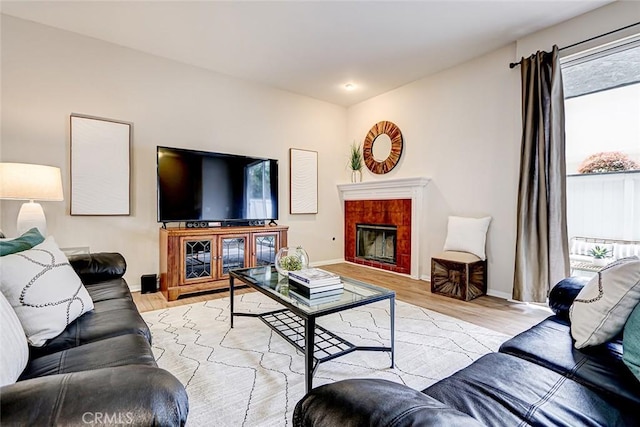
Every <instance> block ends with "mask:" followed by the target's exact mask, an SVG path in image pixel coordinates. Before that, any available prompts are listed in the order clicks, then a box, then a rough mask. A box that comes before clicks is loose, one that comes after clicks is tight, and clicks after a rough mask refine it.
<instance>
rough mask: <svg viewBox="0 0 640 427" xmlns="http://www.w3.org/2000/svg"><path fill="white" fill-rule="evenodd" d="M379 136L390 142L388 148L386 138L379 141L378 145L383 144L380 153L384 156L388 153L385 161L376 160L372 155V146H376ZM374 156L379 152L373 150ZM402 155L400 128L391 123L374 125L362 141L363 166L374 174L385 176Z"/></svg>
mask: <svg viewBox="0 0 640 427" xmlns="http://www.w3.org/2000/svg"><path fill="white" fill-rule="evenodd" d="M380 135H386V136H387V137H388V138H389V139H390V140H391V146H390V148H389V146H388V140H387V139H386V138H382V139H380V141H379V143H380V144H383V145H384V144H385V143H386V145H385V147H384V149H383V150H382V151H384V152H385V154H386V153H387V152H388V155H387V157H386V158H385V159H376V156H375V155H374V149H373V147H374V145H375V144H376V140H377V139H378V137H379V136H380ZM375 151H376V154H378V155H379V153H380V152H381V150H375ZM401 155H402V132H400V128H398V126H396V125H395V124H394V123H392V122H388V121H382V122H378V123H376V124H375V125H374V126H373V127H372V128H371V129H370V130H369V133H367V136H366V138H365V139H364V144H363V146H362V157H363V158H364V164H365V165H367V168H368V169H369V170H370V171H371V172H373V173H376V174H379V175H382V174H385V173H387V172H389V171H391V169H393V168H394V167H395V166H396V165H397V164H398V161H399V160H400V156H401Z"/></svg>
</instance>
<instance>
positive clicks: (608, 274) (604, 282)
mask: <svg viewBox="0 0 640 427" xmlns="http://www.w3.org/2000/svg"><path fill="white" fill-rule="evenodd" d="M638 301H640V259H638V257H630V258H623V259H620V260H618V261H615V262H613V263H611V264H609V265H608V266H606V267H604V268H603V269H602V270H600V271H599V272H598V274H597V275H596V276H594V277H593V279H591V280H590V281H589V283H587V284H586V285H585V287H584V288H582V290H581V291H580V293H579V294H578V296H577V297H576V299H575V300H574V301H573V304H572V305H571V308H570V309H569V318H570V319H571V336H572V337H573V339H575V340H576V342H575V347H576V348H583V347H588V346H593V345H598V344H603V343H605V342H607V341H609V340H611V339H612V338H614V337H615V336H616V335H617V334H618V333H620V331H622V328H624V324H625V323H626V321H627V318H628V317H629V315H630V314H631V312H632V311H633V309H634V307H635V306H636V304H637V303H638Z"/></svg>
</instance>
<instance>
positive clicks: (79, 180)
mask: <svg viewBox="0 0 640 427" xmlns="http://www.w3.org/2000/svg"><path fill="white" fill-rule="evenodd" d="M132 126H133V125H132V124H131V123H127V122H121V121H117V120H110V119H103V118H99V117H91V116H85V115H80V114H72V115H71V128H70V129H71V131H70V139H71V215H129V214H130V212H131V209H130V185H131V164H130V150H131V134H132Z"/></svg>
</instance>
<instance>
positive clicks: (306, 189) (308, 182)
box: [289, 148, 318, 214]
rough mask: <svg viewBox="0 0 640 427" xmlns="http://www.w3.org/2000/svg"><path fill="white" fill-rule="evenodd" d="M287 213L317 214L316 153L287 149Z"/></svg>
mask: <svg viewBox="0 0 640 427" xmlns="http://www.w3.org/2000/svg"><path fill="white" fill-rule="evenodd" d="M289 197H290V200H289V202H290V203H289V212H290V213H291V214H316V213H318V152H317V151H309V150H299V149H297V148H291V149H289Z"/></svg>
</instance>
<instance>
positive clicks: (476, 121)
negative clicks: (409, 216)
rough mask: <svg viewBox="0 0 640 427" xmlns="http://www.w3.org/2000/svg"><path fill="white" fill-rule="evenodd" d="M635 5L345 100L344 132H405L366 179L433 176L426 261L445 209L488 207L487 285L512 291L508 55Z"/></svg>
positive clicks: (629, 15)
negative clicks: (388, 161) (392, 162)
mask: <svg viewBox="0 0 640 427" xmlns="http://www.w3.org/2000/svg"><path fill="white" fill-rule="evenodd" d="M639 6H640V3H638V2H616V3H613V4H610V5H607V6H605V7H603V8H600V9H597V10H595V11H593V12H590V13H588V14H585V15H582V16H580V17H577V18H575V19H572V20H570V21H567V22H566V23H563V24H559V25H557V26H554V27H551V28H549V29H547V30H544V31H540V32H538V33H536V34H533V35H531V36H529V37H526V38H524V39H522V40H518V42H517V43H513V44H511V45H510V46H506V47H504V48H502V49H498V50H496V51H494V52H492V53H489V54H487V55H484V56H482V57H479V58H476V59H475V60H472V61H469V62H467V63H464V64H461V65H458V66H456V67H453V68H451V69H448V70H445V71H443V72H441V73H439V74H436V75H433V76H430V77H425V78H424V79H421V80H419V81H416V82H414V83H411V84H409V85H406V86H403V87H401V88H399V89H397V90H394V91H391V92H388V93H386V94H383V95H381V96H378V97H375V98H372V99H370V100H367V101H365V102H362V103H360V104H358V105H356V106H353V107H351V108H349V109H348V121H347V123H348V131H347V132H348V137H347V140H348V141H352V140H356V141H362V140H363V139H364V137H365V134H366V132H367V131H368V129H369V128H370V127H371V126H373V124H375V123H376V122H378V121H380V120H390V121H392V122H394V123H396V124H397V125H398V126H399V127H400V129H401V130H402V132H403V135H404V137H405V152H404V154H403V156H402V159H401V161H400V164H399V165H398V166H397V167H396V168H395V169H394V170H393V171H392V172H391V173H390V174H388V175H385V176H383V177H379V176H375V175H373V174H371V173H369V172H368V171H366V172H365V174H364V178H363V179H364V180H374V179H385V178H387V177H392V176H393V177H409V176H426V177H430V178H432V179H433V181H432V182H431V183H430V184H429V186H428V191H427V193H428V195H427V198H428V200H427V204H428V212H427V215H426V217H427V218H425V220H426V221H427V223H426V224H425V229H426V230H427V232H426V233H425V235H424V236H423V238H422V241H421V251H420V253H421V254H423V255H422V256H424V257H425V260H428V259H429V258H430V257H431V256H432V255H435V254H437V253H438V252H440V251H441V250H442V247H443V245H444V241H445V238H446V224H447V216H449V215H462V216H471V217H480V216H484V215H490V216H491V217H492V218H493V221H492V223H491V225H490V227H489V233H488V238H487V239H488V241H487V256H488V260H489V265H488V270H489V271H488V281H489V283H488V288H489V289H488V292H489V294H492V295H496V296H501V297H505V298H509V297H510V296H511V292H512V286H513V270H514V258H515V233H516V223H515V216H516V208H517V188H518V174H519V161H520V160H519V159H520V131H521V116H520V73H519V69H518V68H516V69H513V70H511V69H509V67H508V64H509V63H510V62H513V61H515V60H517V59H519V58H521V57H522V56H529V55H531V54H532V53H534V52H535V51H537V50H550V48H551V46H552V45H553V44H558V45H559V46H561V47H562V46H567V45H569V44H573V43H576V42H579V41H582V40H585V39H589V38H591V37H594V36H596V35H600V34H603V33H607V32H609V31H612V30H615V29H618V28H621V27H624V26H626V25H630V24H633V23H635V22H638V21H639V20H640V7H639ZM421 265H422V266H423V267H422V271H421V275H422V276H425V277H427V276H429V275H430V271H428V270H429V263H428V262H424V261H423V262H421Z"/></svg>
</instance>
